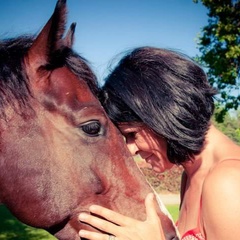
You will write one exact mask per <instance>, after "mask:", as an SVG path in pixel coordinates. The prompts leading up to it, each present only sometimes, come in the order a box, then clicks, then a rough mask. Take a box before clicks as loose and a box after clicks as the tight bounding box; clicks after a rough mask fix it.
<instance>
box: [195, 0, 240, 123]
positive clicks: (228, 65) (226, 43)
mask: <svg viewBox="0 0 240 240" xmlns="http://www.w3.org/2000/svg"><path fill="white" fill-rule="evenodd" d="M193 1H194V2H195V3H197V2H198V0H193ZM200 1H201V2H202V4H203V5H204V6H206V7H207V8H208V10H209V11H208V17H209V19H208V25H207V26H205V27H203V29H202V32H201V34H200V36H199V42H198V46H199V51H200V53H201V55H200V56H197V57H196V59H197V61H199V62H200V63H201V64H202V65H203V66H204V67H206V69H207V74H208V78H209V82H210V83H211V85H212V86H213V87H215V88H217V89H218V91H219V95H218V96H219V97H218V103H220V104H219V106H220V107H221V109H222V110H221V111H219V112H218V116H217V120H218V121H223V117H224V115H225V114H226V112H227V111H228V110H230V109H235V110H237V109H238V106H239V105H240V93H239V89H240V0H200Z"/></svg>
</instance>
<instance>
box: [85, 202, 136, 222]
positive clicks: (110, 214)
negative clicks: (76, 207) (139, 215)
mask: <svg viewBox="0 0 240 240" xmlns="http://www.w3.org/2000/svg"><path fill="white" fill-rule="evenodd" d="M89 210H90V211H91V212H92V213H94V214H97V215H99V216H101V217H103V218H105V219H107V220H108V221H110V222H113V223H115V224H117V225H119V226H127V225H128V226H129V225H134V224H135V223H136V220H135V219H133V218H129V217H127V216H124V215H122V214H120V213H117V212H114V211H112V210H110V209H107V208H104V207H101V206H98V205H92V206H90V208H89Z"/></svg>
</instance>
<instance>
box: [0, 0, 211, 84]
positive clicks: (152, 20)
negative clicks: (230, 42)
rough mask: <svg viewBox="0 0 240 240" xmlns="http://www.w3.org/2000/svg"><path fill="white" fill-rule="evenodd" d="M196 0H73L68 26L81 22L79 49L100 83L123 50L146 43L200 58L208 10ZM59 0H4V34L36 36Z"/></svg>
mask: <svg viewBox="0 0 240 240" xmlns="http://www.w3.org/2000/svg"><path fill="white" fill-rule="evenodd" d="M199 2H200V3H198V4H195V3H193V1H192V0H68V1H67V6H68V20H67V27H69V25H70V24H71V23H72V22H76V23H77V26H76V31H75V42H74V46H73V48H74V50H75V51H76V52H77V53H78V54H80V55H81V56H82V57H84V58H86V59H87V60H88V61H89V63H90V65H91V67H92V69H93V71H94V72H95V74H96V75H97V77H98V79H99V81H100V82H101V81H102V79H103V78H104V77H105V76H106V75H107V74H108V67H109V65H110V64H111V63H112V62H113V63H115V62H116V61H117V60H116V59H118V58H119V56H122V55H119V54H120V53H123V52H126V51H127V50H130V49H133V48H135V47H140V46H154V47H163V48H170V49H175V50H178V51H180V52H182V53H184V54H187V55H189V56H190V57H194V56H195V55H196V54H198V53H199V51H198V48H197V36H198V34H199V33H200V32H201V29H202V28H203V27H204V26H205V25H207V23H208V16H207V8H206V7H204V6H203V5H202V3H201V1H199ZM55 4H56V1H55V0H12V1H6V0H0V38H1V39H4V38H9V37H15V36H18V35H20V34H36V33H38V32H39V31H40V30H41V28H42V27H43V26H44V25H45V23H46V22H47V21H48V19H49V18H50V16H51V14H52V12H53V10H54V8H55Z"/></svg>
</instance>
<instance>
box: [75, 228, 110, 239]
mask: <svg viewBox="0 0 240 240" xmlns="http://www.w3.org/2000/svg"><path fill="white" fill-rule="evenodd" d="M79 236H80V237H81V238H84V239H85V238H86V239H89V240H108V239H109V235H107V234H102V233H97V232H90V231H87V230H80V231H79Z"/></svg>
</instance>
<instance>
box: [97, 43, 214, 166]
mask: <svg viewBox="0 0 240 240" xmlns="http://www.w3.org/2000/svg"><path fill="white" fill-rule="evenodd" d="M215 94H216V91H215V90H214V89H213V88H212V87H211V86H210V84H209V83H208V81H207V77H206V74H205V73H204V71H203V70H202V68H201V67H199V66H198V65H197V64H196V63H195V62H194V61H193V60H191V59H190V58H188V57H187V56H185V55H183V54H180V53H177V52H174V51H171V50H166V49H159V48H153V47H142V48H137V49H135V50H133V51H132V52H130V53H129V54H127V55H126V56H125V57H124V58H123V59H122V60H121V61H120V62H119V64H118V65H117V67H116V68H115V69H114V70H113V71H112V72H111V73H110V75H109V76H108V77H107V79H106V81H105V84H104V86H103V87H102V94H101V97H100V100H101V101H102V104H103V106H104V108H105V109H106V111H107V113H108V115H109V116H110V118H111V119H112V121H113V122H114V123H116V124H117V123H119V122H133V121H135V122H143V123H144V124H146V125H147V126H148V127H150V128H151V129H152V130H153V131H154V132H155V133H156V134H158V135H160V136H162V137H164V138H165V139H166V141H167V154H168V158H169V160H170V161H171V162H172V163H175V164H181V163H182V162H184V161H188V160H191V159H192V157H193V156H194V155H196V154H198V153H200V152H201V150H202V148H203V144H204V140H205V135H206V132H207V130H208V128H209V125H210V118H211V116H212V114H213V111H214V101H213V96H214V95H215Z"/></svg>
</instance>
